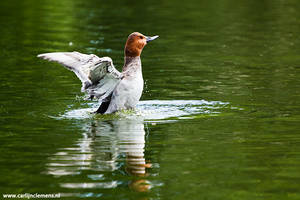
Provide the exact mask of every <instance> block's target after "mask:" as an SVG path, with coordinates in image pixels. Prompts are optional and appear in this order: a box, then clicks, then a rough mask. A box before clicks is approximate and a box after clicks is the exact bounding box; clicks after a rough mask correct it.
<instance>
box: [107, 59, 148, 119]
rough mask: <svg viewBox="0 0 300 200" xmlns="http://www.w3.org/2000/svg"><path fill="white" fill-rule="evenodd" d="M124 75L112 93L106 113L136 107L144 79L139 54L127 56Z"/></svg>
mask: <svg viewBox="0 0 300 200" xmlns="http://www.w3.org/2000/svg"><path fill="white" fill-rule="evenodd" d="M122 76H123V78H122V80H121V81H120V83H118V85H117V86H116V88H115V89H114V91H113V93H112V97H111V101H110V104H109V106H108V109H107V111H106V112H105V113H113V112H116V111H118V110H123V109H134V107H135V106H136V104H137V103H138V102H139V100H140V98H141V96H142V92H143V87H144V80H143V75H142V65H141V59H140V57H139V56H138V57H132V58H131V57H126V58H125V65H124V67H123V72H122Z"/></svg>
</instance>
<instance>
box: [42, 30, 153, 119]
mask: <svg viewBox="0 0 300 200" xmlns="http://www.w3.org/2000/svg"><path fill="white" fill-rule="evenodd" d="M158 37H159V36H158V35H155V36H145V35H143V34H142V33H139V32H133V33H131V34H130V35H129V36H128V38H127V41H126V44H125V48H124V65H123V68H122V71H121V72H119V71H118V70H117V69H116V68H115V67H114V65H113V61H112V59H111V58H110V57H98V56H96V55H94V54H83V53H79V52H76V51H74V52H52V53H43V54H39V55H37V57H39V58H42V59H45V60H48V61H53V62H57V63H59V64H61V65H63V66H64V67H65V68H67V69H68V70H70V71H73V72H74V73H75V75H76V76H77V77H78V78H79V80H80V81H81V82H82V87H81V92H85V93H86V94H87V95H88V98H89V99H91V100H92V99H94V98H96V99H98V101H99V102H100V106H99V107H98V109H97V110H96V111H95V112H94V113H99V114H111V113H115V112H118V111H121V110H133V109H135V107H136V105H137V103H138V102H139V100H140V98H141V96H142V93H143V88H144V80H143V74H142V62H141V53H142V50H143V49H144V47H145V46H146V45H147V44H148V43H149V42H151V41H153V40H155V39H157V38H158Z"/></svg>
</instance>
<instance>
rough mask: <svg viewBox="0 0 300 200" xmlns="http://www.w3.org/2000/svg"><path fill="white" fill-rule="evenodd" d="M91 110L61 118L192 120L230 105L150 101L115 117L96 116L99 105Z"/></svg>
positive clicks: (197, 101) (212, 113)
mask: <svg viewBox="0 0 300 200" xmlns="http://www.w3.org/2000/svg"><path fill="white" fill-rule="evenodd" d="M87 105H88V106H89V108H80V109H72V108H71V109H70V110H67V111H66V112H65V113H64V114H62V115H60V116H59V118H60V119H61V118H67V119H88V118H94V117H97V118H105V119H108V118H111V119H113V118H116V117H126V118H143V119H144V120H145V121H159V120H164V121H165V122H166V121H168V120H179V119H192V118H195V117H197V116H199V115H201V114H202V115H217V114H219V113H221V109H223V108H226V107H228V105H229V103H227V102H221V101H205V100H149V101H140V102H139V104H138V105H137V108H136V110H135V111H129V112H128V111H126V112H119V113H117V114H114V115H95V114H94V113H93V112H94V111H95V110H96V108H97V106H98V103H88V104H87Z"/></svg>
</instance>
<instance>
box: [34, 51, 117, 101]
mask: <svg viewBox="0 0 300 200" xmlns="http://www.w3.org/2000/svg"><path fill="white" fill-rule="evenodd" d="M38 57H39V58H43V59H45V60H49V61H55V62H58V63H60V64H62V65H63V66H65V67H66V68H67V69H69V70H71V71H73V72H74V73H75V74H76V76H77V77H78V78H79V79H80V80H81V82H82V88H81V91H82V92H87V93H88V94H89V95H90V96H91V97H96V98H99V99H100V100H104V99H105V98H107V97H109V96H110V94H111V93H112V92H113V90H114V88H115V87H116V86H117V84H118V83H119V82H120V80H121V78H122V74H121V73H120V72H119V71H118V70H116V68H115V67H114V65H113V62H112V60H111V58H109V57H102V58H99V57H98V56H96V55H94V54H90V55H87V54H83V53H79V52H56V53H44V54H39V55H38Z"/></svg>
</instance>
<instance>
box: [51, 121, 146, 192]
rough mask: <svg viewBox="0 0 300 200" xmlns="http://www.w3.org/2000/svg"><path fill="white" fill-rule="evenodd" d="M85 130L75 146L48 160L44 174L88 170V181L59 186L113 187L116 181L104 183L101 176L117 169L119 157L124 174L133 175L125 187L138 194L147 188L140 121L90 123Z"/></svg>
mask: <svg viewBox="0 0 300 200" xmlns="http://www.w3.org/2000/svg"><path fill="white" fill-rule="evenodd" d="M85 130H86V133H85V134H84V135H85V137H84V138H82V139H80V140H78V143H77V144H76V146H77V147H73V148H69V147H66V148H63V149H61V151H60V152H59V153H56V154H55V155H53V156H52V157H51V158H50V163H49V164H48V169H47V173H48V174H52V175H55V176H65V175H76V174H80V173H81V171H82V170H88V171H90V172H91V171H92V173H90V174H88V177H89V178H91V179H92V181H91V180H87V181H84V183H62V187H66V188H78V187H79V188H93V187H97V188H114V187H117V186H118V181H117V180H113V181H111V177H107V179H108V180H110V181H106V177H105V174H107V172H117V171H119V170H121V169H122V168H120V166H122V164H121V163H122V158H124V157H123V156H125V171H126V172H127V173H128V174H129V175H131V176H133V177H132V180H131V181H130V182H129V187H130V188H131V189H133V190H136V191H140V192H144V191H148V190H149V189H150V183H149V182H148V181H147V180H146V179H145V176H146V168H149V167H151V164H147V163H146V161H145V157H144V149H145V129H144V123H143V120H131V119H120V120H115V121H109V122H105V121H93V122H92V124H91V125H89V126H88V127H85ZM120 164H121V165H120ZM90 181H91V182H90ZM95 181H97V182H95Z"/></svg>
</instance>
